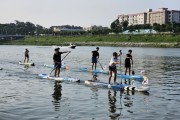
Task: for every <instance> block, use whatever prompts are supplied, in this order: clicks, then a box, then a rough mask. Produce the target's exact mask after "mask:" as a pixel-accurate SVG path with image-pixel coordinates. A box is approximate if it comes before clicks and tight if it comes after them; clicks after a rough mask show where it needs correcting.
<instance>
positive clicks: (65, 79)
mask: <svg viewBox="0 0 180 120" xmlns="http://www.w3.org/2000/svg"><path fill="white" fill-rule="evenodd" d="M38 77H39V78H42V79H49V80H57V81H69V82H80V79H77V78H71V77H54V76H50V75H48V74H38Z"/></svg>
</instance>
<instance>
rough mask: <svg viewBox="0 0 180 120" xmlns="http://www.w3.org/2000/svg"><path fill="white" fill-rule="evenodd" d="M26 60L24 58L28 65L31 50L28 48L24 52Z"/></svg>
mask: <svg viewBox="0 0 180 120" xmlns="http://www.w3.org/2000/svg"><path fill="white" fill-rule="evenodd" d="M24 55H25V58H24V63H25V62H26V59H27V63H28V62H29V50H28V49H27V48H26V50H25V52H24Z"/></svg>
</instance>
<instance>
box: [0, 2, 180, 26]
mask: <svg viewBox="0 0 180 120" xmlns="http://www.w3.org/2000/svg"><path fill="white" fill-rule="evenodd" d="M162 7H166V8H169V9H170V10H180V0H0V15H1V17H0V23H14V21H15V20H19V21H21V22H32V23H33V24H39V25H42V26H44V27H47V28H48V27H50V26H54V25H57V26H58V25H75V26H82V27H85V26H90V25H102V26H106V27H109V26H110V24H111V23H112V22H113V21H114V20H115V19H116V18H117V16H118V15H120V14H131V13H139V12H145V11H146V10H147V9H148V8H152V9H153V10H157V9H158V8H162Z"/></svg>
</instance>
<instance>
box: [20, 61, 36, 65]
mask: <svg viewBox="0 0 180 120" xmlns="http://www.w3.org/2000/svg"><path fill="white" fill-rule="evenodd" d="M19 65H29V66H35V63H32V62H28V63H24V62H21V61H19Z"/></svg>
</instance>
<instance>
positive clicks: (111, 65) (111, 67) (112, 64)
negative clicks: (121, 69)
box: [108, 52, 121, 87]
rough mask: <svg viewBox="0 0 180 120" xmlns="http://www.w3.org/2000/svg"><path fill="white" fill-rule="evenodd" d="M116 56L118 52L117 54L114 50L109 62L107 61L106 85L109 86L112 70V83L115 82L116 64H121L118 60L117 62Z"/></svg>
mask: <svg viewBox="0 0 180 120" xmlns="http://www.w3.org/2000/svg"><path fill="white" fill-rule="evenodd" d="M117 58H118V54H117V52H114V53H113V57H112V58H111V60H110V63H109V82H108V83H109V85H108V87H109V86H110V83H111V77H112V72H114V84H116V75H117V69H116V65H117V64H121V63H120V62H118V59H117Z"/></svg>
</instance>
